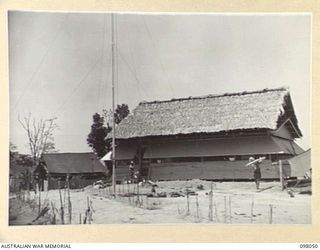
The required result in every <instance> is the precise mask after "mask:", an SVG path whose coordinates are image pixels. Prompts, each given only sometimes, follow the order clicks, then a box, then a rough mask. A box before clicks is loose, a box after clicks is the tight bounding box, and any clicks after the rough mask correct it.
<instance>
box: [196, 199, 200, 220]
mask: <svg viewBox="0 0 320 250" xmlns="http://www.w3.org/2000/svg"><path fill="white" fill-rule="evenodd" d="M196 206H197V219H198V220H199V218H200V215H199V200H198V195H196Z"/></svg>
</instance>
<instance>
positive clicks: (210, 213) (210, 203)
mask: <svg viewBox="0 0 320 250" xmlns="http://www.w3.org/2000/svg"><path fill="white" fill-rule="evenodd" d="M209 220H210V221H213V185H212V182H211V184H210V193H209Z"/></svg>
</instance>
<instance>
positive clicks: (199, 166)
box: [116, 88, 303, 179]
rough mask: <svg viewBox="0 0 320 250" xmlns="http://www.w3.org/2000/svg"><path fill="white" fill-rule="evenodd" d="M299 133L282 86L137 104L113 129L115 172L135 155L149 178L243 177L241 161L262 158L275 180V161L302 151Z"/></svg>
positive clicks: (122, 173)
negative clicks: (114, 129)
mask: <svg viewBox="0 0 320 250" xmlns="http://www.w3.org/2000/svg"><path fill="white" fill-rule="evenodd" d="M301 136H302V133H301V131H300V129H299V126H298V121H297V117H296V115H295V112H294V108H293V104H292V101H291V97H290V93H289V91H288V90H287V89H285V88H278V89H264V90H261V91H254V92H242V93H233V94H224V95H207V96H200V97H189V98H180V99H172V100H165V101H153V102H141V103H140V104H139V105H138V106H137V107H136V109H134V110H133V112H132V114H130V115H129V116H128V117H126V118H125V119H124V120H122V121H121V122H120V124H119V125H118V126H117V127H116V141H117V147H116V160H119V163H118V171H117V172H118V173H120V176H122V177H123V176H124V175H125V174H124V173H125V172H126V168H124V166H125V164H126V161H127V160H132V159H135V161H136V162H137V165H138V166H139V169H141V170H142V172H143V173H144V175H145V176H147V177H148V178H152V179H192V178H209V179H238V178H240V179H241V178H242V179H243V178H249V176H250V177H251V175H250V174H249V172H250V171H249V170H244V168H243V166H244V165H245V163H244V161H246V160H247V159H248V158H249V157H250V156H256V157H258V156H265V157H267V160H266V161H265V164H266V167H265V169H267V170H268V171H269V172H268V171H267V172H268V173H269V174H264V176H268V177H267V178H275V177H276V176H277V174H278V172H277V171H276V168H275V167H273V165H274V163H275V162H277V161H278V160H279V159H288V158H290V157H292V156H294V155H297V154H299V153H301V152H303V150H302V149H301V148H300V147H299V146H298V145H297V144H296V143H295V142H294V140H295V139H296V138H300V137H301ZM272 164H273V165H272ZM271 165H272V166H271ZM121 166H123V168H121ZM267 172H266V173H267ZM285 172H286V174H287V175H290V169H287V170H286V171H285Z"/></svg>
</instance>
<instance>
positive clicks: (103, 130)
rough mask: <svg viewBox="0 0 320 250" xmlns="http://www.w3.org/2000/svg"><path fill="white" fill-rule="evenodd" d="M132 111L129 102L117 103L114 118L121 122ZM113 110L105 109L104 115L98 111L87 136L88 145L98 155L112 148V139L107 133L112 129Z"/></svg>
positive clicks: (117, 122) (100, 155) (101, 155)
mask: <svg viewBox="0 0 320 250" xmlns="http://www.w3.org/2000/svg"><path fill="white" fill-rule="evenodd" d="M129 113H130V110H129V107H128V105H127V104H121V105H117V108H116V110H115V114H114V119H115V123H116V124H119V123H120V122H121V121H122V120H123V119H124V118H126V117H127V116H128V115H129ZM111 123H112V110H106V109H104V110H103V115H102V116H101V115H100V114H98V113H95V114H94V115H93V124H92V125H91V132H90V134H89V135H88V137H87V143H88V145H89V146H90V147H91V148H92V149H93V152H95V153H96V154H97V156H98V157H103V156H104V155H105V154H106V153H107V152H108V151H110V150H111V147H112V145H111V143H112V142H111V139H110V138H107V135H108V134H109V133H110V132H111V131H112V127H111V125H110V124H111Z"/></svg>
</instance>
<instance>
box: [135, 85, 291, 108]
mask: <svg viewBox="0 0 320 250" xmlns="http://www.w3.org/2000/svg"><path fill="white" fill-rule="evenodd" d="M288 90H289V88H288V87H279V88H274V89H268V88H265V89H262V90H254V91H242V92H235V93H224V94H216V95H214V94H209V95H202V96H189V97H182V98H172V99H170V100H155V101H141V102H140V103H139V105H141V104H154V103H165V102H175V101H185V100H197V99H206V98H217V97H224V96H241V95H252V94H260V93H266V92H275V91H288Z"/></svg>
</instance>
